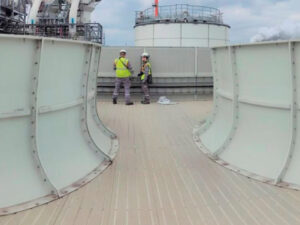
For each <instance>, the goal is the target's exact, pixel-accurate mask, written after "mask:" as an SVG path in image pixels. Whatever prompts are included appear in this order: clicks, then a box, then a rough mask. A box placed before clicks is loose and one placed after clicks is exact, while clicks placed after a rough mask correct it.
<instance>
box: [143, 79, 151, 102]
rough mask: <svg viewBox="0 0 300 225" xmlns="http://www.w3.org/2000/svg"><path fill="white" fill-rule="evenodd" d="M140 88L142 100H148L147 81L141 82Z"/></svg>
mask: <svg viewBox="0 0 300 225" xmlns="http://www.w3.org/2000/svg"><path fill="white" fill-rule="evenodd" d="M142 90H143V92H144V100H146V101H150V94H149V87H148V83H147V82H142Z"/></svg>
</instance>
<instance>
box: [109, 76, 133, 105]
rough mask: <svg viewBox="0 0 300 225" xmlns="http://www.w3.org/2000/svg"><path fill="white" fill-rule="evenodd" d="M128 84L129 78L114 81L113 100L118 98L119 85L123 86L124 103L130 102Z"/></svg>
mask: <svg viewBox="0 0 300 225" xmlns="http://www.w3.org/2000/svg"><path fill="white" fill-rule="evenodd" d="M130 83H131V82H130V79H129V77H126V78H118V77H117V78H116V81H115V90H114V93H113V98H114V99H117V98H118V96H119V92H120V87H121V84H123V85H124V90H125V101H126V103H129V102H130Z"/></svg>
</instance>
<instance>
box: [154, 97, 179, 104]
mask: <svg viewBox="0 0 300 225" xmlns="http://www.w3.org/2000/svg"><path fill="white" fill-rule="evenodd" d="M157 103H158V104H162V105H176V104H177V102H171V100H170V99H168V98H167V97H166V96H160V97H159V99H158V101H157Z"/></svg>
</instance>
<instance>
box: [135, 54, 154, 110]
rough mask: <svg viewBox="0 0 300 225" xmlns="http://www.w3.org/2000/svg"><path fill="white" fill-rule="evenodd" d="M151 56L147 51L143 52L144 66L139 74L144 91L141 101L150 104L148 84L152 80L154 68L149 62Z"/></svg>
mask: <svg viewBox="0 0 300 225" xmlns="http://www.w3.org/2000/svg"><path fill="white" fill-rule="evenodd" d="M149 57H150V55H149V54H148V53H146V52H145V53H143V54H142V68H141V72H140V73H139V75H138V76H139V77H140V78H141V82H142V84H141V85H142V90H143V92H144V99H143V100H142V101H141V103H142V104H150V94H149V88H148V84H149V83H151V82H152V69H151V64H150V63H149Z"/></svg>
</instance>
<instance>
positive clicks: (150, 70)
mask: <svg viewBox="0 0 300 225" xmlns="http://www.w3.org/2000/svg"><path fill="white" fill-rule="evenodd" d="M146 66H148V67H149V73H148V75H151V74H152V68H151V64H150V63H149V62H147V63H146V64H145V65H143V66H142V72H143V74H142V76H141V80H144V79H145V67H146Z"/></svg>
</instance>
